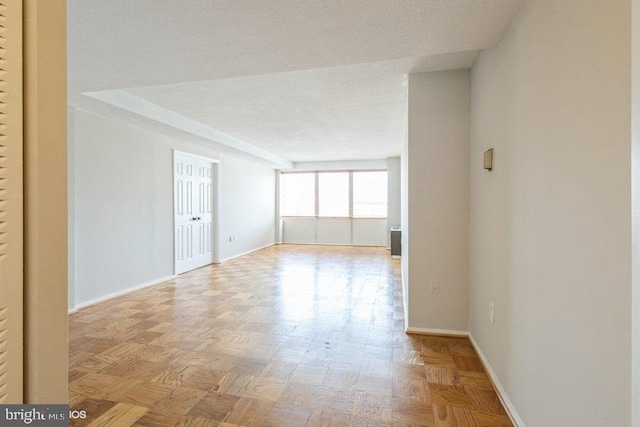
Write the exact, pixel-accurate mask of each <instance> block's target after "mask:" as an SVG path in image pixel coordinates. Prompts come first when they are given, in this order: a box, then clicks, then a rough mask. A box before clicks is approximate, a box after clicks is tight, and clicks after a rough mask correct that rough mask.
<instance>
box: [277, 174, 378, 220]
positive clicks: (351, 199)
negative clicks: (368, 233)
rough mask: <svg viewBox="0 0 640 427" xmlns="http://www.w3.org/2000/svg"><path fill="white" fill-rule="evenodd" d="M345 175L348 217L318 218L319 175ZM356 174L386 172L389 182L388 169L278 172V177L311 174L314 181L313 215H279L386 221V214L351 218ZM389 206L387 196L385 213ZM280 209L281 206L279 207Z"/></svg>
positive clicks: (286, 216)
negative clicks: (347, 182) (346, 178)
mask: <svg viewBox="0 0 640 427" xmlns="http://www.w3.org/2000/svg"><path fill="white" fill-rule="evenodd" d="M339 172H342V173H345V172H347V173H348V174H349V216H320V214H319V213H320V180H319V179H318V178H319V175H320V174H322V173H339ZM354 172H355V173H357V172H386V173H387V183H388V180H389V170H388V169H336V170H311V171H303V170H300V171H280V176H282V175H289V174H313V176H314V181H315V185H314V188H315V206H314V215H313V216H311V215H282V214H281V215H280V217H281V218H315V219H321V220H322V219H364V220H369V219H388V218H389V215H388V213H387V214H386V215H385V216H371V217H366V216H357V217H356V216H353V174H354ZM388 206H389V196H388V194H387V212H388ZM280 209H282V205H281V206H280Z"/></svg>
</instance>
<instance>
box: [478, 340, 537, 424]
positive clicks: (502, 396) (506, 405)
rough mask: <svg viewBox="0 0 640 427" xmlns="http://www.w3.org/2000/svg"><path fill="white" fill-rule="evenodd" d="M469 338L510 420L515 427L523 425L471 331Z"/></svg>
mask: <svg viewBox="0 0 640 427" xmlns="http://www.w3.org/2000/svg"><path fill="white" fill-rule="evenodd" d="M469 340H470V341H471V345H473V348H474V350H475V351H476V353H478V356H480V360H481V361H482V364H483V365H484V369H485V371H487V375H488V376H489V379H490V380H491V383H492V384H493V388H495V389H496V393H497V394H498V397H499V398H500V401H501V402H502V405H503V406H504V408H505V409H506V411H507V415H508V416H509V418H510V419H511V422H512V423H513V425H514V426H515V427H525V425H524V422H523V421H522V418H520V415H518V411H516V408H515V406H513V403H511V400H509V396H507V393H506V392H505V390H504V388H503V387H502V384H500V381H499V380H498V376H497V375H496V373H495V371H494V370H493V368H491V365H490V364H489V361H488V360H487V357H486V356H485V355H484V353H483V352H482V349H481V348H480V346H479V345H478V343H477V342H476V340H475V339H474V338H473V335H472V334H471V332H469Z"/></svg>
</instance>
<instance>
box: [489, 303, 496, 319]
mask: <svg viewBox="0 0 640 427" xmlns="http://www.w3.org/2000/svg"><path fill="white" fill-rule="evenodd" d="M493 314H494V310H493V303H492V302H490V303H489V321H490V322H491V324H493V322H494V320H495V317H494V315H493Z"/></svg>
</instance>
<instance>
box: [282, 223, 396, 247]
mask: <svg viewBox="0 0 640 427" xmlns="http://www.w3.org/2000/svg"><path fill="white" fill-rule="evenodd" d="M282 224H283V227H282V228H283V242H284V243H303V244H321V245H355V246H386V244H387V233H388V232H387V229H388V227H387V219H386V218H313V217H308V218H305V217H284V218H283V219H282Z"/></svg>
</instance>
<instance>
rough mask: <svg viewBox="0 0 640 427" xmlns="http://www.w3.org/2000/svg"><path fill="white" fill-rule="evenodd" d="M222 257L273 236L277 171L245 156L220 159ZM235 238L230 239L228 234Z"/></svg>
mask: <svg viewBox="0 0 640 427" xmlns="http://www.w3.org/2000/svg"><path fill="white" fill-rule="evenodd" d="M220 164H221V168H222V178H221V181H222V183H221V184H222V188H221V201H220V207H221V209H222V213H221V229H222V232H221V236H222V248H221V258H222V260H225V259H229V258H233V257H235V256H238V255H239V254H244V253H247V252H250V251H253V250H255V249H256V248H260V247H263V246H267V245H271V244H273V243H274V242H275V239H276V224H275V209H276V184H275V179H276V172H275V170H274V169H271V168H268V167H265V166H262V165H258V164H254V163H250V162H247V161H245V160H240V159H236V158H234V157H230V156H224V157H223V158H222V160H221V163H220ZM231 236H236V237H237V238H236V240H235V241H233V242H230V241H229V237H231Z"/></svg>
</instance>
